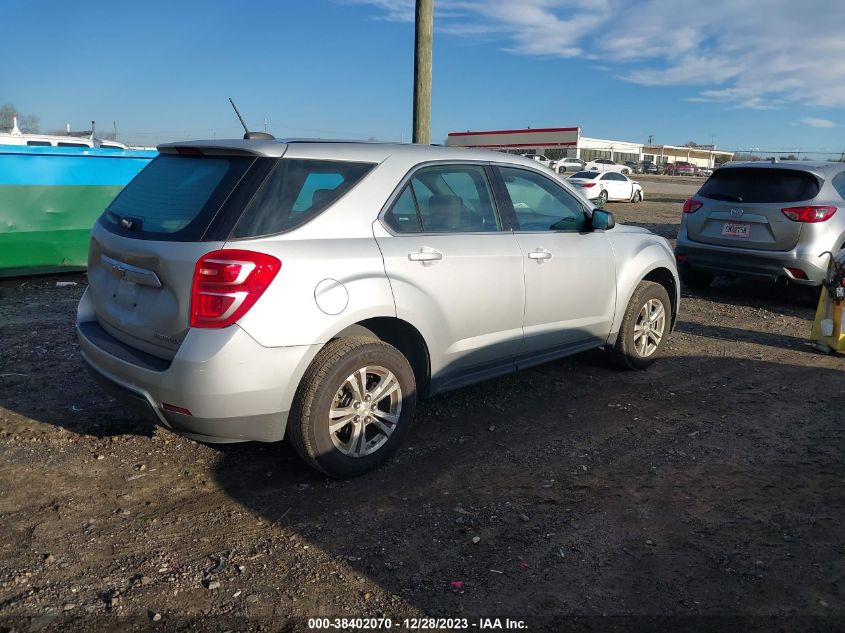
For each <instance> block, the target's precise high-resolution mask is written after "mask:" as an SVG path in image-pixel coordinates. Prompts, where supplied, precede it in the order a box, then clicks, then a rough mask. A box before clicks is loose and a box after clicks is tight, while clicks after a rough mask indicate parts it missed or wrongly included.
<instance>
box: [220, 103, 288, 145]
mask: <svg viewBox="0 0 845 633" xmlns="http://www.w3.org/2000/svg"><path fill="white" fill-rule="evenodd" d="M229 103H231V104H232V108H233V109H234V110H235V114H237V115H238V118H239V119H240V121H241V125H242V126H243V128H244V138H245V139H246V140H265V141H272V140H275V138H276V137H275V136H273V135H272V134H268V133H267V132H250V131H249V128H248V127H247V126H246V123H244V118H243V117H242V116H241V113H240V112H239V111H238V106H236V105H235V102H234V101H232V97H229Z"/></svg>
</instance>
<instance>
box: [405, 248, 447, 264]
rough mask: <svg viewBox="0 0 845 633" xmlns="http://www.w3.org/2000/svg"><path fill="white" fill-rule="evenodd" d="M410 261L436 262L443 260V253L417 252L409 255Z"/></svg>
mask: <svg viewBox="0 0 845 633" xmlns="http://www.w3.org/2000/svg"><path fill="white" fill-rule="evenodd" d="M408 259H410V260H411V261H412V262H436V261H439V260H441V259H443V253H438V252H437V251H417V252H416V253H408Z"/></svg>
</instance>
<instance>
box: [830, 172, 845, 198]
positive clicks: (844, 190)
mask: <svg viewBox="0 0 845 633" xmlns="http://www.w3.org/2000/svg"><path fill="white" fill-rule="evenodd" d="M831 184H832V185H833V187H834V189H836V193H838V194H839V197H840V198H843V199H845V171H840V172H839V173H838V174H836V175H835V176H834V177H833V180H832V181H831Z"/></svg>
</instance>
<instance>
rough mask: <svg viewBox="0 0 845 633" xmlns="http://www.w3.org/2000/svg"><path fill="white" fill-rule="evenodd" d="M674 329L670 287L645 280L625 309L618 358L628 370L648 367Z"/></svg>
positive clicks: (620, 331)
mask: <svg viewBox="0 0 845 633" xmlns="http://www.w3.org/2000/svg"><path fill="white" fill-rule="evenodd" d="M671 329H672V304H671V302H670V301H669V294H668V293H667V292H666V288H664V287H663V286H661V285H660V284H657V283H654V282H652V281H641V282H640V283H639V285H638V286H637V289H636V290H635V291H634V294H633V296H632V297H631V300H630V301H629V302H628V307H627V308H625V316H623V317H622V325H621V326H620V328H619V335H618V336H617V338H616V344H615V345H614V346H613V357H614V360H615V361H616V362H617V363H618V364H619V365H621V366H622V367H624V368H626V369H646V368H647V367H649V366H650V365H651V364H652V363H654V361H655V360H656V359H657V357H658V356H659V355H660V352H661V350H662V349H663V346H664V345H665V344H666V339H668V338H669V331H670V330H671Z"/></svg>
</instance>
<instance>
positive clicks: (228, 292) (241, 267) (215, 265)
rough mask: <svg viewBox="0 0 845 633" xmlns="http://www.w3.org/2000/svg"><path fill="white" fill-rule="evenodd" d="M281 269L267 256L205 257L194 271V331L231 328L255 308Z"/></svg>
mask: <svg viewBox="0 0 845 633" xmlns="http://www.w3.org/2000/svg"><path fill="white" fill-rule="evenodd" d="M281 268H282V262H280V261H279V260H278V259H277V258H276V257H273V256H272V255H267V254H266V253H255V252H253V251H242V250H222V251H213V252H211V253H206V254H205V255H203V256H202V257H200V259H199V261H198V262H197V265H196V267H195V268H194V283H193V288H192V289H191V327H198V328H221V327H228V326H230V325H232V324H233V323H235V322H236V321H237V320H238V319H240V318H241V317H242V316H243V315H245V314H246V313H247V312H248V311H249V309H250V308H251V307H252V306H253V305H255V302H256V301H258V298H259V297H260V296H261V295H262V294H263V293H264V291H265V290H267V287H268V286H269V285H270V282H272V281H273V279H274V278H275V277H276V274H277V273H278V272H279V270H280V269H281Z"/></svg>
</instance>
